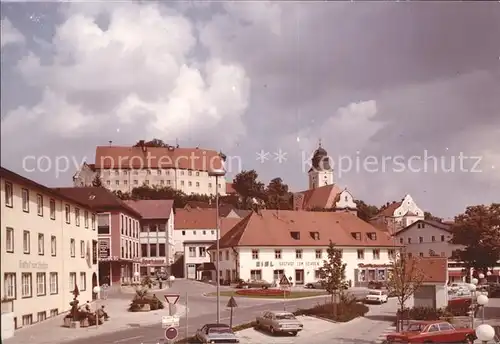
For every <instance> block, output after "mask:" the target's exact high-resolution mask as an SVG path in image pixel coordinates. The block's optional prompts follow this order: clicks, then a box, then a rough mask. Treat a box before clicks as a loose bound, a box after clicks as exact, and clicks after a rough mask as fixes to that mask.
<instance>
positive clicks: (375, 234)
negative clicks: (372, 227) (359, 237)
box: [367, 232, 377, 240]
mask: <svg viewBox="0 0 500 344" xmlns="http://www.w3.org/2000/svg"><path fill="white" fill-rule="evenodd" d="M367 235H368V238H370V240H377V233H375V232H370V233H368V234H367Z"/></svg>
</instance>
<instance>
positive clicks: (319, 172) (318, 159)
mask: <svg viewBox="0 0 500 344" xmlns="http://www.w3.org/2000/svg"><path fill="white" fill-rule="evenodd" d="M311 166H312V167H311V169H310V170H309V189H315V188H319V187H321V186H325V185H333V182H334V181H333V168H332V167H331V165H330V157H329V156H328V153H327V151H326V150H325V149H324V148H323V147H321V140H320V141H319V145H318V149H316V151H315V152H314V155H313V157H312V159H311Z"/></svg>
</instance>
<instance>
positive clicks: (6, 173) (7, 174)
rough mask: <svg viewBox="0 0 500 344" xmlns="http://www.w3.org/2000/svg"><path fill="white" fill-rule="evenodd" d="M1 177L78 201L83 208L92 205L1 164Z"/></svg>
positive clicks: (52, 194)
mask: <svg viewBox="0 0 500 344" xmlns="http://www.w3.org/2000/svg"><path fill="white" fill-rule="evenodd" d="M0 177H2V178H4V179H7V180H9V181H12V182H14V183H18V184H20V185H23V186H26V187H29V188H34V189H38V190H40V191H41V192H44V193H46V194H48V195H51V196H53V197H54V198H60V199H63V200H66V201H68V202H71V203H76V204H78V205H80V206H81V207H83V208H89V209H90V207H89V206H88V205H87V204H86V203H82V202H80V201H77V200H75V199H73V198H69V197H67V196H66V195H65V194H63V193H61V192H58V191H57V189H54V188H49V187H47V186H45V185H42V184H39V183H37V182H35V181H34V180H31V179H29V178H26V177H23V176H21V175H20V174H17V173H15V172H13V171H11V170H8V169H6V168H4V167H1V166H0Z"/></svg>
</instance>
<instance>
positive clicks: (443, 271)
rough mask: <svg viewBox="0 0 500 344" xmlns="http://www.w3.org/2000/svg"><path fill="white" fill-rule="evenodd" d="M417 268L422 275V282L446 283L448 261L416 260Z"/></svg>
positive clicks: (440, 259)
mask: <svg viewBox="0 0 500 344" xmlns="http://www.w3.org/2000/svg"><path fill="white" fill-rule="evenodd" d="M416 259H417V263H418V268H419V269H420V270H421V271H422V272H423V273H424V276H425V277H424V279H423V282H427V283H446V282H448V259H447V258H442V257H425V258H416Z"/></svg>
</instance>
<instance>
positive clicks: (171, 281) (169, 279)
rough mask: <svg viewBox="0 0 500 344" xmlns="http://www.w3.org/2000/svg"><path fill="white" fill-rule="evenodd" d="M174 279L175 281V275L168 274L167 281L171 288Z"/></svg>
mask: <svg viewBox="0 0 500 344" xmlns="http://www.w3.org/2000/svg"><path fill="white" fill-rule="evenodd" d="M174 281H175V276H174V275H170V276H168V283H169V284H170V288H172V285H173V284H174Z"/></svg>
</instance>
